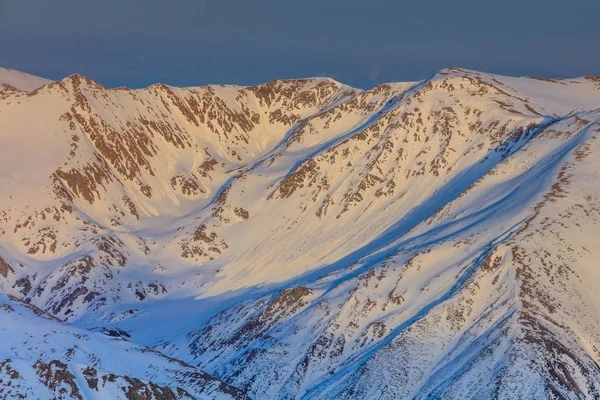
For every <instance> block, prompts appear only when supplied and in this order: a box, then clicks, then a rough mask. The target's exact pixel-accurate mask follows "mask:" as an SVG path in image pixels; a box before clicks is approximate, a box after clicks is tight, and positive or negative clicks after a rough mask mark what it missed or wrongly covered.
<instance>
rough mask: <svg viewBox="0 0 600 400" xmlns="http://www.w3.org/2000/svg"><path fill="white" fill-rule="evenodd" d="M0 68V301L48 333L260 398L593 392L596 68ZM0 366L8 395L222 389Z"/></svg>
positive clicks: (599, 90) (79, 369)
mask: <svg viewBox="0 0 600 400" xmlns="http://www.w3.org/2000/svg"><path fill="white" fill-rule="evenodd" d="M7 74H8V73H7ZM11 74H13V72H11ZM11 74H8V75H6V74H5V75H6V76H9V75H10V76H12V75H11ZM2 77H3V75H2V74H0V82H3V83H4V85H5V89H3V90H1V91H0V126H1V127H2V128H0V140H1V144H0V163H3V164H2V167H1V168H0V188H1V190H0V291H2V292H4V293H6V294H9V295H12V296H16V297H18V298H19V299H22V300H23V301H25V302H26V303H19V304H29V305H30V307H33V305H35V306H36V307H38V308H36V310H37V309H39V310H44V312H48V313H50V314H52V315H54V316H56V317H58V318H60V319H61V320H64V321H66V322H67V323H70V324H73V325H74V326H72V325H66V324H65V323H62V324H61V323H58V322H56V321H53V323H54V324H59V326H61V327H65V326H66V327H68V329H69V330H77V329H78V332H85V334H86V335H96V336H94V337H101V338H103V339H102V340H106V341H107V343H109V342H110V343H112V342H114V341H115V340H119V341H123V343H128V346H136V345H133V344H131V343H130V342H125V341H124V339H125V338H126V339H127V340H131V341H132V342H136V343H138V344H139V345H140V346H150V347H152V348H154V349H156V350H157V351H160V352H161V353H164V354H167V355H169V356H173V357H175V358H176V359H181V360H184V361H185V362H187V363H188V364H190V365H192V364H193V365H196V366H198V367H199V368H202V370H205V371H207V372H208V373H210V374H212V375H214V376H216V377H218V378H219V379H221V380H223V381H225V382H227V383H229V384H232V385H233V386H235V387H238V388H240V389H241V390H243V392H244V393H246V394H247V395H249V396H250V397H252V398H257V399H279V398H307V399H308V398H324V399H329V398H351V399H352V398H356V399H364V398H374V399H375V398H376V399H379V398H394V399H396V398H410V399H412V398H451V399H464V398H474V399H475V398H477V399H479V398H501V399H504V398H506V399H537V398H596V397H598V396H600V378H599V377H600V367H599V365H600V364H599V363H600V353H598V349H599V348H600V322H599V321H600V307H599V303H598V301H599V299H598V297H597V293H600V283H598V282H600V280H599V278H600V272H599V271H598V269H597V268H596V267H595V266H596V265H597V264H598V261H599V260H600V253H599V252H600V250H598V249H596V248H597V246H595V244H596V242H597V238H598V237H600V227H599V226H598V221H599V220H600V186H599V184H598V182H600V180H599V178H600V177H599V176H598V174H599V173H600V172H598V171H600V168H599V167H600V165H599V162H598V161H597V160H598V154H600V147H599V146H600V145H599V144H598V143H599V142H598V139H597V136H598V134H599V133H600V125H599V121H600V111H598V107H600V84H599V82H600V80H599V79H598V78H596V77H584V78H578V79H568V80H548V79H541V78H510V77H503V76H496V75H490V74H485V73H480V72H476V71H468V70H460V69H446V70H442V71H440V72H439V73H437V74H436V75H434V76H432V77H430V78H429V79H426V80H424V81H421V82H413V83H392V84H384V85H380V86H377V87H374V88H372V89H370V90H366V91H362V90H358V89H353V88H350V87H348V86H346V85H343V84H341V83H338V82H335V81H333V80H331V79H326V78H316V79H300V80H291V81H273V82H270V83H267V84H264V85H259V86H255V87H237V86H202V87H195V88H175V87H170V86H166V85H154V86H151V87H148V88H145V89H139V90H130V89H127V88H119V89H108V88H105V87H103V86H101V85H99V84H98V83H95V82H93V81H91V80H89V79H87V78H85V77H82V76H79V75H73V76H71V77H68V78H66V79H63V80H62V81H58V82H53V83H47V82H42V81H36V82H38V83H39V85H43V86H41V87H38V86H39V85H33V86H27V85H26V86H23V85H22V87H17V86H15V85H16V82H17V80H15V79H14V78H11V79H12V80H9V79H7V78H4V80H3V78H2ZM31 81H32V78H31V79H29V81H28V82H29V83H31ZM11 82H13V83H12V84H11ZM45 83H46V84H45ZM8 86H11V88H9V87H8ZM6 306H8V307H13V305H12V304H11V303H10V302H8V303H6ZM40 312H42V311H40ZM40 318H41V317H40ZM27 321H29V319H28V320H27ZM24 324H25V322H24ZM75 326H76V327H77V328H76V327H75ZM83 328H88V329H91V330H92V331H94V332H90V331H85V330H83ZM65 329H66V328H65ZM27 331H28V333H29V334H30V335H32V338H30V339H29V340H34V339H35V340H40V341H44V342H45V343H51V342H52V340H54V339H53V338H42V337H41V336H40V335H38V333H37V328H34V327H32V328H31V329H29V330H27ZM79 334H80V335H83V333H79ZM17 337H19V335H17ZM23 337H24V336H23ZM115 338H118V339H115ZM99 340H100V339H99ZM119 343H121V342H119ZM79 346H80V347H81V344H79ZM140 346H138V347H136V348H140V349H146V350H147V348H146V347H140ZM146 350H145V351H146ZM11 351H12V353H11ZM92 353H93V352H90V354H92ZM142 353H143V354H149V353H147V352H143V351H142ZM0 356H3V357H5V358H6V359H9V358H10V360H11V361H10V362H6V363H5V364H0V365H2V366H1V367H0V373H4V374H5V376H8V377H9V378H5V379H4V380H3V381H2V382H13V381H14V382H16V381H17V380H18V379H17V378H16V376H17V375H18V374H20V375H18V376H21V375H22V376H23V377H25V378H23V380H22V383H20V385H22V387H23V388H25V389H23V390H25V392H19V393H29V392H27V391H26V390H30V389H26V388H32V387H33V386H31V385H34V384H35V385H38V381H37V380H39V382H41V384H42V385H43V386H44V387H45V388H47V389H48V390H50V392H49V393H55V394H54V396H58V394H56V393H60V395H61V396H64V397H65V398H87V397H89V396H90V395H88V394H86V392H85V391H87V390H88V389H89V388H92V389H93V386H96V387H97V389H94V390H99V391H102V390H107V391H111V390H113V389H114V388H121V389H123V388H125V389H124V390H122V391H121V392H122V393H124V395H125V396H146V397H142V398H161V397H160V396H163V397H162V398H185V396H189V397H192V398H193V397H198V396H201V395H205V394H207V395H215V393H217V394H218V393H220V392H218V389H214V388H213V386H211V388H213V389H214V390H213V389H210V390H208V389H207V390H208V391H201V392H198V391H197V390H199V389H198V388H196V384H195V383H194V382H197V381H198V382H199V381H200V376H207V377H210V376H209V375H207V374H206V373H204V372H201V371H200V370H196V369H195V368H194V367H191V366H189V365H187V364H186V365H184V366H183V367H181V368H183V369H182V371H187V372H186V373H187V375H186V373H183V372H182V373H181V374H179V373H178V374H175V373H173V374H171V373H170V372H169V373H166V372H165V373H162V374H159V373H158V372H156V370H153V371H154V372H151V371H149V370H144V369H140V370H136V372H135V373H133V372H130V371H122V370H119V369H118V368H113V367H111V366H110V365H109V366H104V365H102V364H101V363H102V362H103V361H104V360H103V356H102V354H98V355H97V360H96V361H98V362H91V361H90V360H85V361H83V360H82V361H76V365H75V364H71V363H70V362H69V361H68V360H69V358H68V357H67V356H66V355H65V356H64V357H63V356H60V357H54V358H49V357H41V356H39V355H36V354H34V353H32V354H29V355H27V356H25V355H20V354H15V353H14V350H10V351H9V350H5V352H4V353H2V354H0ZM9 356H10V357H9ZM152 356H153V357H159V356H158V355H155V354H153V355H152ZM123 357H125V358H127V356H126V355H124V356H123ZM161 357H162V356H161ZM17 359H19V360H21V359H26V360H30V361H31V362H29V361H28V363H25V362H21V361H19V363H21V364H22V365H21V364H19V365H17V364H15V363H16V361H13V360H17ZM65 360H67V361H65ZM165 362H166V361H165ZM168 362H171V361H168ZM153 365H154V364H153ZM161 365H162V364H161ZM17 367H19V368H21V367H22V368H27V369H26V371H27V372H20V370H19V368H17ZM149 368H150V367H149ZM154 368H156V369H158V370H162V369H165V370H168V369H169V368H170V367H164V366H161V367H156V366H155V367H154ZM181 368H180V369H181ZM11 371H14V372H11ZM178 371H179V370H178ZM15 374H17V375H15ZM195 374H197V375H195ZM12 376H15V377H12ZM34 376H35V377H36V378H35V379H37V380H35V382H30V381H31V380H32V377H34ZM83 378H85V382H88V384H87V385H86V386H88V388H84V389H82V388H81V383H82V382H84V380H83ZM88 378H89V379H88ZM203 379H206V381H201V382H203V383H202V385H200V386H203V385H204V386H206V385H208V384H207V383H205V382H209V381H210V382H216V379H214V378H210V379H212V380H210V379H209V378H203ZM44 382H54V383H51V384H50V383H49V384H45V383H44ZM90 382H91V383H90ZM48 385H51V386H52V387H51V388H50V387H49V386H48ZM223 385H225V384H223ZM0 386H2V384H0ZM12 387H15V385H12ZM36 387H37V386H36ZM215 387H216V386H215ZM224 387H225V386H223V387H222V388H221V389H223V388H224ZM227 388H229V387H227ZM0 390H1V389H0ZM44 390H46V389H44ZM115 390H116V389H115ZM219 390H220V389H219ZM229 390H231V391H232V393H233V395H234V396H242V395H241V392H235V390H234V389H226V390H222V391H224V392H228V391H229ZM52 391H54V392H52ZM57 391H58V392H57ZM15 393H17V392H15ZM106 393H109V392H106ZM110 393H112V392H110ZM127 393H131V394H127ZM142 393H144V394H142ZM1 394H2V392H0V395H1ZM25 395H26V394H25ZM78 396H79V397H78ZM49 398H52V395H49Z"/></svg>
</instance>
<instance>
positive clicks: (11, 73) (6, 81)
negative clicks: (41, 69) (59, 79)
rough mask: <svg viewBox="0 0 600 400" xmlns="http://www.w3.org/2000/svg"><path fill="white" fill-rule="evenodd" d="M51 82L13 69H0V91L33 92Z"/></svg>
mask: <svg viewBox="0 0 600 400" xmlns="http://www.w3.org/2000/svg"><path fill="white" fill-rule="evenodd" d="M51 82H52V81H51V80H50V79H46V78H40V77H39V76H35V75H30V74H26V73H24V72H21V71H16V70H14V69H8V68H0V90H12V91H20V92H33V91H34V90H36V89H37V88H40V87H42V86H44V85H47V84H49V83H51Z"/></svg>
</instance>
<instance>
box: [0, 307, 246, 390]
mask: <svg viewBox="0 0 600 400" xmlns="http://www.w3.org/2000/svg"><path fill="white" fill-rule="evenodd" d="M0 332H1V335H2V341H1V342H0V398H3V399H16V398H20V399H35V398H37V399H44V398H46V399H52V398H55V399H57V398H61V399H84V398H85V399H96V398H97V399H106V398H110V399H133V398H135V399H195V398H198V399H200V398H202V399H217V398H218V399H245V398H246V396H244V395H243V394H242V392H240V391H239V390H237V389H235V388H233V387H231V386H229V385H226V384H225V383H223V382H221V381H219V380H217V379H215V378H213V377H212V376H210V375H208V374H206V373H205V372H202V371H200V370H198V369H196V368H194V367H192V366H190V365H187V364H185V363H183V362H181V361H179V360H175V359H172V358H168V357H166V356H164V355H162V354H161V353H159V352H157V351H155V350H151V349H148V348H145V347H141V346H137V345H135V344H133V343H130V342H128V341H127V340H125V339H122V338H118V337H110V336H105V335H103V334H100V333H95V332H89V331H85V330H82V329H78V328H75V327H73V326H70V325H68V324H65V323H63V322H61V321H60V320H58V319H57V318H55V317H53V316H51V315H49V314H46V313H45V312H43V311H42V310H40V309H39V308H37V307H35V306H33V305H30V304H27V303H23V302H21V301H19V300H18V299H16V298H14V297H7V296H6V295H0ZM108 333H109V334H111V335H116V334H118V333H119V332H118V331H112V332H108Z"/></svg>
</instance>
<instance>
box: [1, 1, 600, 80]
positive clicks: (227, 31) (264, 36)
mask: <svg viewBox="0 0 600 400" xmlns="http://www.w3.org/2000/svg"><path fill="white" fill-rule="evenodd" d="M0 66H2V67H6V68H13V69H18V70H21V71H25V72H29V73H32V74H35V75H40V76H44V77H47V78H50V79H60V78H63V77H66V76H68V75H71V74H73V73H80V74H83V75H85V76H87V77H89V78H91V79H93V80H96V81H98V82H100V83H102V84H104V85H107V86H112V87H117V86H123V85H124V86H129V87H136V88H137V87H143V86H147V85H150V84H153V83H156V82H163V83H167V84H170V85H178V86H193V85H202V84H207V83H209V84H218V83H228V84H229V83H233V84H240V85H251V84H257V83H262V82H266V81H269V80H272V79H289V78H300V77H310V76H329V77H332V78H334V79H336V80H338V81H340V82H343V83H346V84H349V85H352V86H355V87H360V88H369V87H372V86H374V85H376V84H379V83H382V82H390V81H415V80H420V79H424V78H427V77H428V76H430V75H432V74H434V73H435V72H437V71H438V70H440V69H442V68H446V67H461V68H469V69H476V70H481V71H486V72H492V73H498V74H504V75H513V76H523V75H535V76H545V77H575V76H582V75H600V0H569V1H565V0H546V1H543V0H495V1H491V0H412V1H402V0H396V1H390V0H386V1H384V0H362V1H358V0H345V1H338V0H303V1H300V0H294V1H289V0H278V1H276V0H252V1H249V0H168V1H167V0H144V1H138V0H0Z"/></svg>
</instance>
